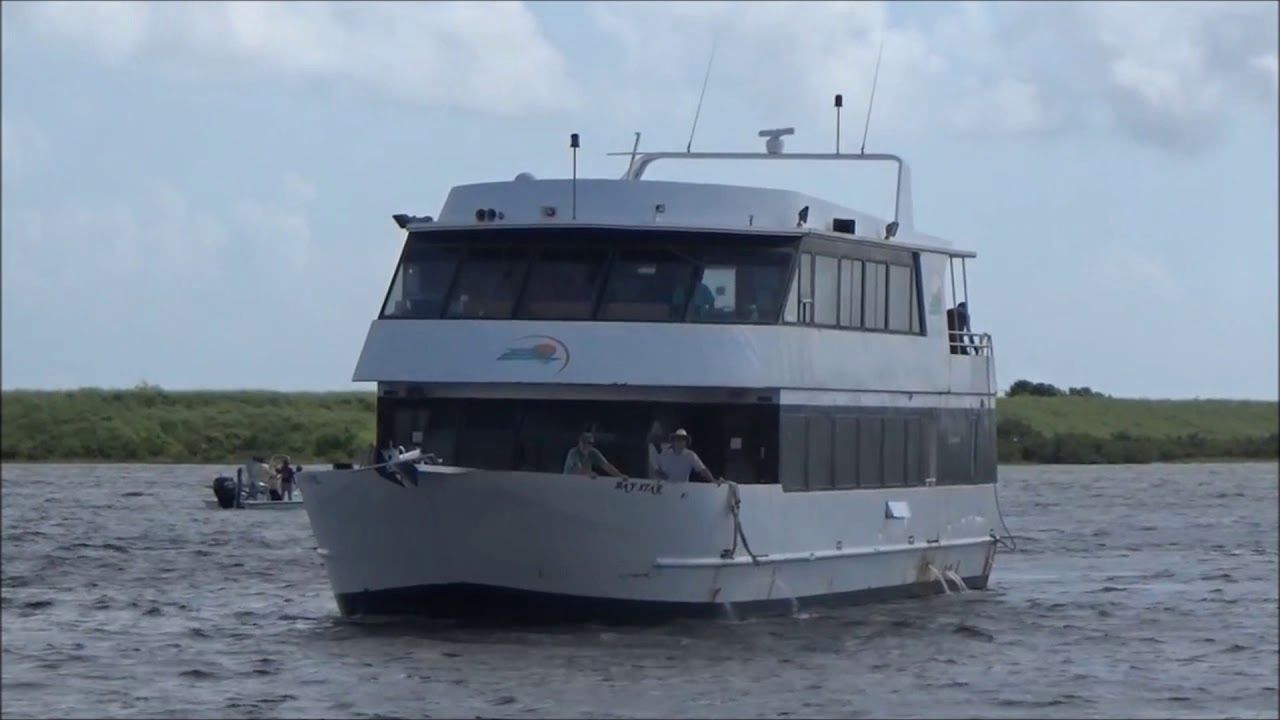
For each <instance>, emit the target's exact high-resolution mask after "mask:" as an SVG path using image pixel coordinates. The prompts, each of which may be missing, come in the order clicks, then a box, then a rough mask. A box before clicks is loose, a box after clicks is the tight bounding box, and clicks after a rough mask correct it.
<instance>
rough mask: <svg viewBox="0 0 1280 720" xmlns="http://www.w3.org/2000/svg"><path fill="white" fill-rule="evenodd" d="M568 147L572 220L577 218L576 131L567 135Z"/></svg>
mask: <svg viewBox="0 0 1280 720" xmlns="http://www.w3.org/2000/svg"><path fill="white" fill-rule="evenodd" d="M569 147H570V148H572V149H573V191H572V193H573V201H572V206H571V207H572V211H571V212H572V213H573V217H572V219H573V220H577V219H578V133H571V134H570V135H569Z"/></svg>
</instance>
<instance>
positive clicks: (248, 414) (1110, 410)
mask: <svg viewBox="0 0 1280 720" xmlns="http://www.w3.org/2000/svg"><path fill="white" fill-rule="evenodd" d="M1005 396H1006V397H1019V396H1027V397H1033V398H1036V400H1035V401H1034V402H1033V405H1035V406H1037V407H1039V406H1041V404H1046V405H1052V406H1054V407H1052V408H1048V411H1047V412H1044V413H1041V415H1040V416H1038V417H1039V419H1037V421H1036V422H1030V421H1028V420H1027V419H1025V418H1022V417H1015V416H1011V415H1009V414H1008V413H1007V412H1006V413H1001V412H1000V405H999V403H997V406H996V414H997V425H996V440H997V447H998V456H999V459H1000V461H1001V462H1005V463H1045V464H1060V463H1061V464H1091V463H1151V462H1177V461H1188V460H1218V459H1249V460H1276V459H1277V458H1278V457H1280V435H1278V434H1277V432H1275V430H1274V428H1275V425H1274V424H1272V425H1267V424H1265V423H1263V424H1261V425H1259V424H1258V423H1256V422H1248V423H1242V424H1238V425H1237V426H1236V427H1237V428H1238V429H1235V430H1232V431H1231V432H1233V433H1235V434H1234V435H1230V434H1227V435H1225V436H1222V434H1221V433H1220V434H1219V436H1214V435H1212V434H1211V433H1206V432H1196V431H1192V432H1185V433H1178V432H1172V431H1170V428H1178V427H1181V426H1180V425H1179V424H1177V423H1176V422H1174V421H1176V418H1172V419H1170V418H1169V417H1167V416H1166V417H1165V418H1164V419H1165V420H1166V422H1164V423H1162V424H1161V423H1156V422H1155V420H1156V419H1159V416H1160V413H1161V412H1163V411H1162V410H1161V409H1160V403H1159V402H1157V401H1152V402H1151V404H1150V408H1149V409H1148V406H1147V405H1146V404H1145V403H1142V404H1140V406H1139V408H1138V410H1137V411H1134V410H1132V408H1130V410H1129V412H1131V413H1132V412H1137V413H1140V414H1141V415H1140V416H1138V417H1136V418H1135V420H1134V421H1133V422H1132V425H1133V427H1134V429H1133V430H1125V431H1118V432H1111V433H1109V434H1104V433H1103V432H1096V433H1087V432H1074V431H1059V432H1053V431H1049V430H1047V429H1046V426H1053V422H1052V418H1054V417H1061V416H1063V415H1066V414H1071V413H1074V414H1075V418H1076V420H1077V422H1075V424H1074V427H1089V426H1091V423H1092V424H1096V423H1093V420H1094V419H1095V418H1096V417H1098V416H1099V415H1086V412H1094V413H1101V414H1103V415H1107V416H1110V417H1116V416H1115V415H1114V413H1115V412H1116V410H1115V409H1114V407H1113V405H1114V404H1116V403H1122V402H1130V403H1132V402H1134V401H1121V400H1111V399H1110V396H1108V395H1105V394H1103V393H1100V392H1097V391H1095V390H1093V389H1091V388H1088V387H1083V388H1067V389H1066V390H1063V389H1061V388H1058V387H1055V386H1054V385H1051V384H1048V383H1039V382H1032V381H1029V380H1018V381H1017V382H1015V383H1013V385H1011V386H1010V387H1009V390H1008V392H1007V393H1006V394H1005ZM1041 398H1043V400H1041ZM1054 398H1091V400H1087V401H1085V400H1069V401H1063V404H1062V407H1061V408H1058V407H1056V406H1057V401H1056V400H1054ZM1094 400H1096V402H1094ZM1086 406H1087V407H1086ZM1090 408H1092V409H1091V410H1090ZM1039 409H1041V410H1045V408H1043V407H1039ZM374 412H375V396H374V394H373V393H369V392H336V393H277V392H262V391H239V392H236V391H182V392H173V391H167V390H165V389H163V388H160V387H157V386H154V385H147V384H142V385H139V386H138V387H136V388H133V389H129V390H101V389H82V390H70V391H25V390H12V391H5V392H4V393H3V394H2V395H0V415H2V416H3V433H0V460H2V461H4V462H51V461H97V462H184V463H224V462H236V463H238V462H242V461H243V460H244V459H245V458H247V457H249V456H251V455H269V454H272V453H276V452H284V453H289V454H290V455H292V456H293V458H294V459H295V460H296V461H299V462H333V461H346V460H350V459H351V458H353V457H360V456H362V455H363V454H364V452H365V449H366V448H368V446H369V443H371V442H373V439H374ZM1196 412H1199V410H1196ZM1221 412H1225V411H1221ZM1031 417H1033V418H1034V417H1037V416H1036V415H1035V414H1034V413H1033V414H1031ZM1236 419H1238V418H1236ZM1119 422H1120V424H1121V425H1122V426H1124V427H1128V426H1129V422H1128V421H1127V420H1125V419H1123V418H1121V420H1120V421H1119ZM1115 424H1116V423H1115V422H1113V423H1112V427H1114V426H1115ZM1142 425H1149V426H1152V427H1162V428H1164V429H1163V430H1162V431H1161V432H1160V434H1157V433H1152V432H1148V433H1147V434H1142V433H1141V432H1140V431H1139V430H1138V429H1137V428H1138V427H1140V426H1142ZM1203 425H1204V424H1203V423H1202V426H1203ZM1225 425H1226V423H1225V421H1224V422H1223V423H1217V422H1213V423H1210V424H1209V425H1208V426H1209V427H1218V426H1225ZM1254 427H1259V428H1260V431H1258V432H1252V431H1251V428H1254Z"/></svg>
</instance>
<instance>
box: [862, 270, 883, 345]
mask: <svg viewBox="0 0 1280 720" xmlns="http://www.w3.org/2000/svg"><path fill="white" fill-rule="evenodd" d="M866 268H867V269H866V273H865V275H864V278H863V285H862V289H863V293H862V323H863V327H866V328H867V329H868V330H883V329H884V326H885V302H884V299H885V290H886V289H887V287H886V286H887V284H888V283H887V282H886V280H887V278H886V275H887V274H888V269H887V268H886V267H885V265H884V263H878V262H869V263H866Z"/></svg>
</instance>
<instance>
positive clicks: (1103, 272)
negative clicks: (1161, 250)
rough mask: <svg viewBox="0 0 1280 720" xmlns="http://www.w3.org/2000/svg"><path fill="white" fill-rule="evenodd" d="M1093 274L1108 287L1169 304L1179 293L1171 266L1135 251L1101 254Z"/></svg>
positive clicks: (1132, 249) (1110, 251)
mask: <svg viewBox="0 0 1280 720" xmlns="http://www.w3.org/2000/svg"><path fill="white" fill-rule="evenodd" d="M1090 274H1091V275H1092V279H1095V280H1100V281H1101V282H1102V284H1103V285H1105V286H1107V287H1110V288H1113V289H1116V290H1121V291H1124V292H1132V291H1137V292H1138V293H1140V294H1146V295H1149V296H1151V297H1152V298H1154V299H1156V300H1161V301H1168V300H1171V299H1173V298H1174V297H1175V295H1176V294H1177V289H1178V283H1177V280H1176V279H1175V278H1174V274H1173V271H1172V270H1170V269H1169V266H1168V264H1167V263H1165V261H1164V260H1163V259H1161V258H1160V257H1159V256H1157V255H1154V254H1150V253H1144V252H1140V251H1138V250H1136V249H1134V248H1115V249H1112V250H1106V251H1103V252H1101V253H1099V254H1097V255H1096V256H1095V258H1094V262H1093V263H1092V266H1091V269H1090Z"/></svg>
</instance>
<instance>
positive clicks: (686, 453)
mask: <svg viewBox="0 0 1280 720" xmlns="http://www.w3.org/2000/svg"><path fill="white" fill-rule="evenodd" d="M695 471H696V472H697V473H698V475H700V476H701V477H702V479H703V480H706V481H707V482H709V483H713V482H716V479H715V476H714V475H712V474H711V471H710V470H708V469H707V466H706V465H704V464H703V463H702V458H700V457H698V453H696V452H694V451H692V450H690V449H689V433H687V432H685V431H684V429H683V428H681V429H679V430H676V431H675V432H673V433H671V444H670V445H668V446H667V447H665V448H663V449H662V452H661V453H659V454H658V468H657V475H658V477H659V478H661V479H663V480H667V481H668V482H689V476H690V475H691V474H693V473H694V472H695Z"/></svg>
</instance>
